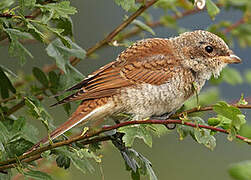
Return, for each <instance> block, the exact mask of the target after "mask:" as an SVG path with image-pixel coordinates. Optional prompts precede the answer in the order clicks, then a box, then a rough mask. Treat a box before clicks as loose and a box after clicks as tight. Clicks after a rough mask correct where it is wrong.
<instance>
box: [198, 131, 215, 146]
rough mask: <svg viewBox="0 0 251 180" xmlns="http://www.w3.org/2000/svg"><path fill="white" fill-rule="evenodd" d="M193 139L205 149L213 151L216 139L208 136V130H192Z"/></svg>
mask: <svg viewBox="0 0 251 180" xmlns="http://www.w3.org/2000/svg"><path fill="white" fill-rule="evenodd" d="M194 137H195V139H196V141H197V142H198V143H200V144H204V145H205V146H206V147H207V148H209V149H211V150H214V148H215V146H216V139H215V137H214V136H212V135H211V134H210V130H207V129H198V128H194Z"/></svg>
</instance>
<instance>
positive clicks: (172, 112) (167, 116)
mask: <svg viewBox="0 0 251 180" xmlns="http://www.w3.org/2000/svg"><path fill="white" fill-rule="evenodd" d="M175 112H176V110H173V111H171V112H167V113H164V114H162V115H160V116H152V117H151V119H157V120H163V121H165V120H167V119H168V118H169V117H170V116H172V115H173V114H175ZM164 126H166V128H167V129H169V130H171V129H175V127H176V124H164Z"/></svg>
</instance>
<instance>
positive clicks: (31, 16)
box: [0, 13, 36, 19]
mask: <svg viewBox="0 0 251 180" xmlns="http://www.w3.org/2000/svg"><path fill="white" fill-rule="evenodd" d="M16 16H17V15H14V14H9V13H4V14H0V18H1V17H3V18H13V17H16ZM24 18H27V19H35V18H36V16H34V15H27V16H24Z"/></svg>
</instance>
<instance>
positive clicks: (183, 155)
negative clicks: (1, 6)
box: [0, 0, 251, 180]
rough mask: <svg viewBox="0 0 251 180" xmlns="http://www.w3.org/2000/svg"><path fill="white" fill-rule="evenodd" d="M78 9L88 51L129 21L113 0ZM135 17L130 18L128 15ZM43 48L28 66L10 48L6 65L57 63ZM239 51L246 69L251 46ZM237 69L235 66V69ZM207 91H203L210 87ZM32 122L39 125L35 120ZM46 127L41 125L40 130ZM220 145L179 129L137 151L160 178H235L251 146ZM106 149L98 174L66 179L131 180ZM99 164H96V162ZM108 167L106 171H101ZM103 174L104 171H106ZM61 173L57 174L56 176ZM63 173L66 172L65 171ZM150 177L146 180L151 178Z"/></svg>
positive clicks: (224, 90)
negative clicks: (232, 172)
mask: <svg viewBox="0 0 251 180" xmlns="http://www.w3.org/2000/svg"><path fill="white" fill-rule="evenodd" d="M72 4H73V6H75V7H77V9H78V13H77V14H76V15H75V16H73V17H72V20H73V23H74V34H75V40H76V42H77V44H79V45H81V46H82V47H83V48H84V49H88V48H89V47H91V46H92V45H94V44H95V43H96V42H97V41H99V40H101V39H103V38H104V36H105V35H106V34H108V33H109V32H111V31H112V30H113V29H114V28H115V27H116V26H117V25H118V24H120V23H121V22H122V20H123V18H124V15H125V14H128V13H127V12H125V11H124V10H123V9H122V8H120V7H118V6H117V5H116V4H115V3H114V1H113V0H75V1H72ZM150 11H151V12H152V14H153V15H154V16H156V17H158V15H159V14H162V13H164V12H163V11H157V10H156V9H154V8H151V9H150ZM128 15H129V14H128ZM240 17H241V13H240V12H238V11H237V10H232V9H230V10H229V11H224V10H222V11H221V12H220V14H219V15H217V16H216V20H215V21H212V20H211V19H210V17H209V16H208V14H207V13H206V12H201V13H199V14H197V15H192V16H188V17H186V18H184V19H182V20H179V22H178V23H179V25H180V26H182V27H184V28H188V29H192V30H193V29H194V30H195V29H206V28H207V27H208V25H210V24H213V23H215V22H218V21H220V20H223V19H228V20H229V19H230V20H232V21H233V22H235V21H236V20H238V19H239V18H240ZM154 30H155V32H156V37H171V36H175V35H177V32H176V31H174V30H172V29H168V28H165V27H161V28H157V29H154ZM149 37H153V36H152V35H151V34H149V33H145V34H144V35H141V36H137V37H134V38H133V40H137V39H142V38H149ZM40 46H41V45H40V44H36V43H34V44H30V45H27V47H28V49H30V50H31V52H33V55H34V59H32V60H29V62H28V63H27V64H25V65H24V66H23V67H22V68H21V67H20V65H19V64H18V61H17V59H13V58H10V57H8V53H7V46H3V47H1V48H0V53H1V61H2V60H4V62H3V63H2V62H1V63H2V64H3V65H5V66H6V67H8V68H10V69H11V70H13V71H14V72H16V71H17V70H20V69H23V71H25V72H31V70H32V67H34V66H40V67H41V66H42V65H46V64H51V63H53V61H52V59H50V58H49V57H48V56H47V55H46V52H41V51H45V50H44V48H41V47H40ZM123 49H124V48H122V47H111V46H110V47H105V48H102V49H101V50H99V51H97V55H98V57H97V58H96V59H85V60H83V61H82V62H81V63H79V64H78V65H77V69H78V70H79V71H81V72H82V73H83V74H84V75H88V74H89V73H91V72H92V71H94V70H95V69H97V68H98V67H100V66H102V65H104V64H106V63H108V62H110V61H112V60H114V59H115V58H116V56H117V55H118V53H119V52H121V51H122V50H123ZM232 49H233V50H234V52H235V53H236V54H237V55H238V56H239V57H241V58H242V59H243V63H242V64H240V65H236V66H234V68H237V69H239V70H241V71H243V70H244V69H245V68H247V67H251V61H250V58H249V57H250V56H251V51H250V48H246V49H240V47H238V45H237V44H235V46H234V47H232ZM6 59H8V61H6ZM232 67H233V66H232ZM207 88H208V85H207V87H204V89H203V90H205V89H207ZM241 93H244V94H245V95H246V96H248V95H249V96H251V90H250V85H248V84H245V83H244V84H243V85H239V86H231V85H229V84H225V83H223V84H222V85H220V95H221V99H224V100H228V101H231V100H236V99H238V98H240V94H241ZM52 102H53V100H52V99H49V98H48V99H46V100H45V104H50V103H52ZM62 112H63V109H62V107H60V106H59V107H55V108H53V109H50V113H51V114H52V116H53V117H54V118H55V124H57V125H59V124H61V123H62V122H63V121H64V120H65V119H66V118H67V116H66V114H63V113H62ZM246 115H247V120H248V121H249V122H250V117H251V114H250V113H248V111H246ZM31 122H32V123H34V122H33V121H32V120H31ZM39 125H41V124H38V126H39ZM216 137H217V146H216V148H215V150H214V151H210V150H209V149H207V148H206V147H204V146H203V145H199V144H198V143H195V142H194V141H193V140H192V139H191V137H188V138H186V139H185V140H183V141H180V140H179V137H178V135H177V133H176V131H175V130H174V131H173V132H172V131H171V132H170V133H169V134H166V135H164V136H162V137H161V138H155V139H154V141H153V147H152V148H149V147H147V146H146V145H145V144H144V143H143V142H142V141H141V140H138V139H137V140H136V141H135V143H134V145H135V146H134V147H133V148H135V149H136V150H137V151H139V152H141V153H142V154H143V155H144V156H145V157H147V158H148V159H149V160H150V161H151V162H152V164H153V169H154V170H155V172H156V175H157V176H158V178H159V179H160V180H163V179H175V180H182V179H186V180H193V179H203V180H211V179H212V178H214V179H221V180H223V179H224V180H230V179H231V178H230V177H229V175H228V173H227V168H228V166H229V165H230V164H231V163H235V162H239V161H242V160H247V159H251V155H250V146H248V145H246V144H244V143H238V142H237V143H236V142H229V141H228V140H227V139H226V136H225V135H223V134H218V135H217V136H216ZM103 147H104V151H103V153H102V154H103V158H102V163H101V164H100V165H96V171H95V172H94V173H93V174H82V173H81V172H80V171H78V170H77V169H75V168H74V167H73V166H72V167H71V168H70V170H69V171H68V170H67V171H66V172H64V173H63V175H61V179H73V178H74V179H75V180H78V179H88V180H96V179H102V174H103V175H104V178H105V179H106V180H115V179H120V180H127V179H129V177H130V173H129V172H128V171H125V165H124V162H123V159H122V157H121V155H120V153H119V152H118V150H117V149H115V148H114V147H113V145H111V144H110V143H104V146H103ZM93 164H95V163H93ZM100 169H102V170H100ZM101 171H103V173H101ZM57 173H58V172H57V171H55V174H57ZM60 173H62V171H60ZM145 178H146V177H145Z"/></svg>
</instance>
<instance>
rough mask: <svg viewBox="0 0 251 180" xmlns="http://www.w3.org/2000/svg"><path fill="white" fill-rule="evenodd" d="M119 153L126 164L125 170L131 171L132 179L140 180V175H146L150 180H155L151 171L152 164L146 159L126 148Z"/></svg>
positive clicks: (155, 177)
mask: <svg viewBox="0 0 251 180" xmlns="http://www.w3.org/2000/svg"><path fill="white" fill-rule="evenodd" d="M121 153H122V156H123V158H124V160H125V162H126V165H127V170H131V171H132V173H131V176H132V178H134V179H140V175H148V176H149V179H150V180H157V176H156V175H155V173H154V171H153V169H152V164H151V162H150V161H149V160H148V159H147V158H146V157H144V156H143V155H142V154H140V153H138V152H137V151H135V150H134V149H132V148H127V149H125V151H122V152H121ZM128 163H131V164H128ZM132 164H134V166H132Z"/></svg>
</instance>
